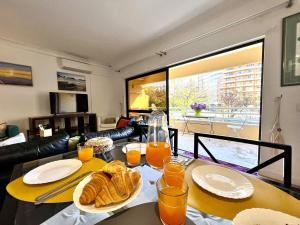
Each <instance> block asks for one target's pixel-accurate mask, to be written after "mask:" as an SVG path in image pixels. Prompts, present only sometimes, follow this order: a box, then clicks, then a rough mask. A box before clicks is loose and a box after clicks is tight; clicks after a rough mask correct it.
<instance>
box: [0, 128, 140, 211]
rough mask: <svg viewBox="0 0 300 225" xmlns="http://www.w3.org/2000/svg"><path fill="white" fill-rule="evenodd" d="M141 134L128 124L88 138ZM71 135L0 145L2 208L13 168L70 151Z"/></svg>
mask: <svg viewBox="0 0 300 225" xmlns="http://www.w3.org/2000/svg"><path fill="white" fill-rule="evenodd" d="M138 135H139V131H138V127H136V126H126V127H123V128H118V129H117V128H116V129H110V130H104V131H98V132H92V133H87V134H86V137H87V138H88V139H90V138H93V137H110V138H111V139H113V140H114V141H116V140H120V139H126V138H131V137H136V136H138ZM69 138H70V137H69V135H68V134H66V133H58V134H55V135H53V136H52V137H47V138H36V139H33V140H31V141H28V142H24V143H20V144H14V145H8V146H4V147H0V209H1V205H2V204H1V203H2V201H3V196H4V193H5V187H6V185H7V184H8V183H9V180H10V177H11V173H12V170H13V168H14V166H15V165H16V164H18V163H24V162H28V161H32V160H35V159H41V158H45V157H49V156H53V155H57V154H61V153H65V152H68V151H69V149H68V144H69Z"/></svg>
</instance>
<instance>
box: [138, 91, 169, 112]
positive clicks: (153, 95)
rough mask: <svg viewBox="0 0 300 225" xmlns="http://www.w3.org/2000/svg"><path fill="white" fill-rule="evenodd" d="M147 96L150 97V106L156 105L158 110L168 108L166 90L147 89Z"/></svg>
mask: <svg viewBox="0 0 300 225" xmlns="http://www.w3.org/2000/svg"><path fill="white" fill-rule="evenodd" d="M144 90H145V94H146V95H148V96H149V105H150V106H151V105H152V104H154V105H155V106H156V107H157V108H162V109H165V108H166V106H167V105H166V88H165V87H146V88H145V89H144Z"/></svg>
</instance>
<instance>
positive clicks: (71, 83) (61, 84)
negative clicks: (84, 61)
mask: <svg viewBox="0 0 300 225" xmlns="http://www.w3.org/2000/svg"><path fill="white" fill-rule="evenodd" d="M57 84H58V90H64V91H86V80H85V76H82V75H75V74H70V73H64V72H57Z"/></svg>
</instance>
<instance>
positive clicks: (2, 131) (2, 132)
mask: <svg viewBox="0 0 300 225" xmlns="http://www.w3.org/2000/svg"><path fill="white" fill-rule="evenodd" d="M6 129H7V125H6V123H0V138H4V137H5V136H6Z"/></svg>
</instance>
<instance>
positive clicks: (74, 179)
mask: <svg viewBox="0 0 300 225" xmlns="http://www.w3.org/2000/svg"><path fill="white" fill-rule="evenodd" d="M92 172H93V171H88V172H85V173H83V174H81V175H79V176H77V177H74V178H73V179H71V180H69V181H67V182H66V183H63V184H61V185H59V186H57V187H55V188H54V189H52V190H50V191H47V192H46V193H44V194H42V195H39V196H37V197H36V198H35V201H37V202H38V201H41V200H42V199H44V198H46V197H47V196H48V195H51V194H52V193H54V192H56V191H58V190H60V189H61V188H63V187H65V186H66V185H68V184H71V183H73V182H74V181H76V180H79V179H81V178H83V177H85V176H87V175H89V174H91V173H92ZM66 190H67V189H66Z"/></svg>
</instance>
